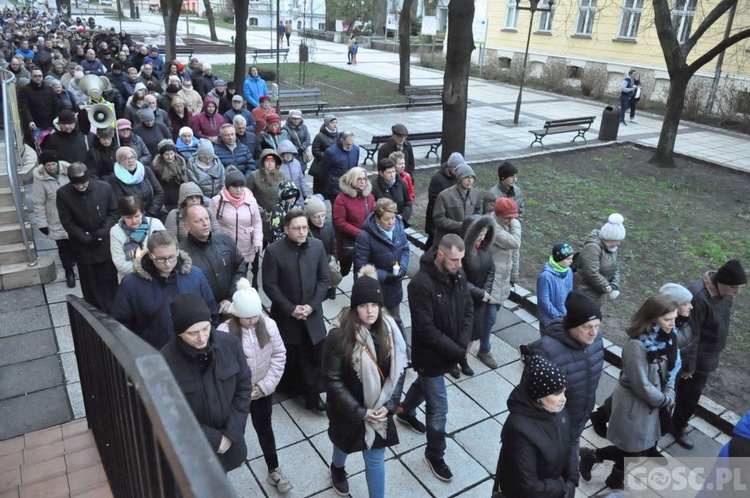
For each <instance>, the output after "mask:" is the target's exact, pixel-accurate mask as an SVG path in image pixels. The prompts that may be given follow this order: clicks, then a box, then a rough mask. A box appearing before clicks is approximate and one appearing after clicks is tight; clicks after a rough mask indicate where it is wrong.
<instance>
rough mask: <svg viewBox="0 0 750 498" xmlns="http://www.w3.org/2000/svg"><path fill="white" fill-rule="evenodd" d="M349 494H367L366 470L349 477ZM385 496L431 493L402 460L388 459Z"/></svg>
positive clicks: (417, 496)
mask: <svg viewBox="0 0 750 498" xmlns="http://www.w3.org/2000/svg"><path fill="white" fill-rule="evenodd" d="M347 462H348V459H347ZM349 494H350V496H367V481H366V479H365V473H364V472H359V473H357V474H356V475H354V476H350V477H349ZM385 496H394V497H398V496H409V498H421V497H427V496H429V493H428V491H427V490H426V489H425V488H424V487H423V486H422V484H421V483H420V482H419V481H418V480H417V479H416V478H415V477H414V475H413V474H412V473H411V472H410V471H409V469H408V468H406V467H405V466H404V464H403V463H402V462H400V461H398V460H387V461H386V462H385ZM488 496H489V495H488Z"/></svg>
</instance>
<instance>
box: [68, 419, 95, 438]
mask: <svg viewBox="0 0 750 498" xmlns="http://www.w3.org/2000/svg"><path fill="white" fill-rule="evenodd" d="M88 430H89V425H88V421H87V420H86V419H85V418H82V419H78V420H73V421H72V422H68V423H67V424H63V425H62V433H63V438H68V437H71V436H75V435H77V434H81V433H83V432H88Z"/></svg>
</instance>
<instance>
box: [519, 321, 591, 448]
mask: <svg viewBox="0 0 750 498" xmlns="http://www.w3.org/2000/svg"><path fill="white" fill-rule="evenodd" d="M529 349H530V350H531V354H532V355H540V356H543V357H544V358H546V359H548V360H549V361H550V362H551V363H553V364H555V365H557V366H558V367H560V368H561V369H563V370H564V371H565V375H566V376H567V378H568V387H567V391H566V392H565V396H566V397H567V398H568V401H567V404H566V405H565V406H566V409H567V410H568V415H569V416H570V428H571V430H572V431H573V432H572V435H573V438H578V436H580V435H581V433H582V432H583V428H584V427H585V426H586V422H588V419H589V413H591V410H593V409H594V404H595V403H596V388H597V386H598V385H599V379H600V378H601V376H602V369H603V368H604V342H603V341H602V335H601V334H599V335H597V336H596V340H595V341H594V343H593V344H592V345H591V346H588V347H587V346H584V345H583V344H581V343H580V342H578V341H577V340H575V339H573V337H571V335H570V332H568V330H566V329H565V327H564V326H563V319H562V318H557V319H555V320H553V321H552V322H551V323H550V324H549V325H548V326H547V328H546V329H544V336H542V338H541V339H539V340H538V341H536V342H534V343H532V344H530V345H529Z"/></svg>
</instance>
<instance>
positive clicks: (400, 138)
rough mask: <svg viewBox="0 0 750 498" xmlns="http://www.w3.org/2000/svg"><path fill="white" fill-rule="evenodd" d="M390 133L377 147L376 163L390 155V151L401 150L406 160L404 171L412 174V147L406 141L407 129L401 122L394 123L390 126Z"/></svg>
mask: <svg viewBox="0 0 750 498" xmlns="http://www.w3.org/2000/svg"><path fill="white" fill-rule="evenodd" d="M391 133H392V135H391V138H389V139H388V141H387V142H386V143H384V144H383V145H382V146H381V147H380V149H378V163H379V162H380V161H381V160H383V159H385V158H386V157H388V156H390V155H391V153H392V152H396V151H399V152H403V153H404V160H405V161H406V172H407V173H409V174H410V175H411V176H414V168H415V166H414V149H412V147H411V144H410V143H409V142H407V141H406V137H407V136H408V135H409V130H407V129H406V126H404V125H402V124H395V125H393V126H391Z"/></svg>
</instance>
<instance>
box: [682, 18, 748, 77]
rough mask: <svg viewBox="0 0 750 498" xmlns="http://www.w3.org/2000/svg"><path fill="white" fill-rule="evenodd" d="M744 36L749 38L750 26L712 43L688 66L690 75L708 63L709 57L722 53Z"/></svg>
mask: <svg viewBox="0 0 750 498" xmlns="http://www.w3.org/2000/svg"><path fill="white" fill-rule="evenodd" d="M746 38H750V28H745V29H743V30H742V31H738V32H737V33H735V34H733V35H732V36H730V37H729V38H725V39H723V40H721V41H720V42H719V43H717V44H716V45H714V46H713V47H712V48H711V49H710V50H707V51H706V53H705V54H703V55H701V56H700V57H698V58H697V59H695V60H694V61H693V62H692V64H690V65H689V66H688V70H689V71H690V75H691V76H692V75H693V74H695V72H696V71H697V70H699V69H700V68H701V67H703V66H704V65H706V64H707V63H709V62H710V61H711V59H713V58H714V57H716V56H717V55H719V54H720V53H722V52H723V51H724V50H726V49H728V48H729V47H731V46H732V45H735V44H737V43H739V42H741V41H742V40H744V39H746Z"/></svg>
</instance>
